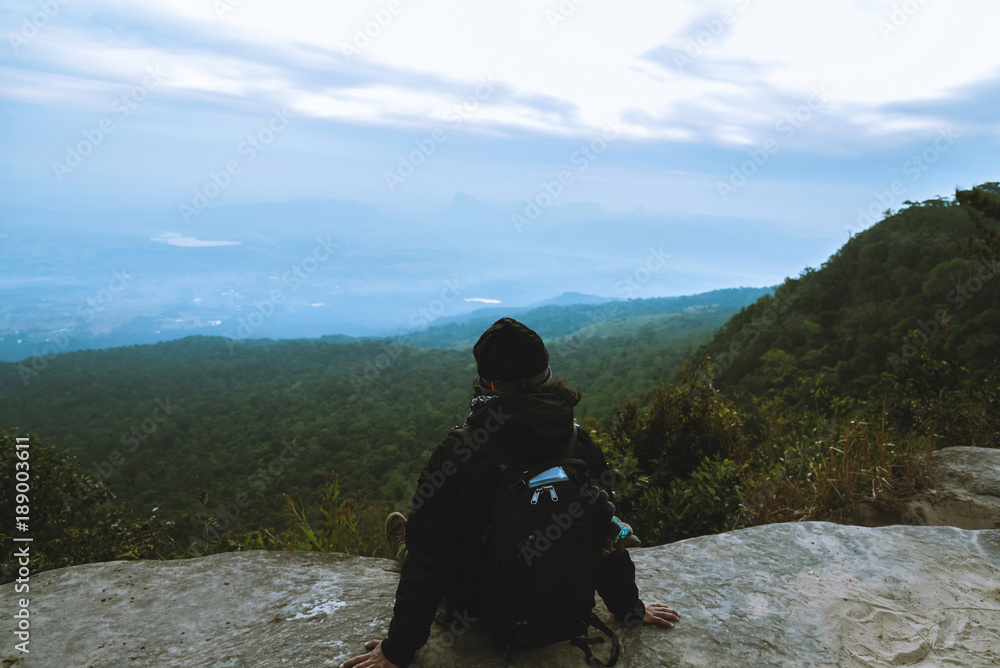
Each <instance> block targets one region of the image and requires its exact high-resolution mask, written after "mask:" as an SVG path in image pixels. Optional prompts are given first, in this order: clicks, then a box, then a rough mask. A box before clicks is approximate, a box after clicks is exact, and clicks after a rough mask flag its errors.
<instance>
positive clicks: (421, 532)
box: [381, 437, 462, 666]
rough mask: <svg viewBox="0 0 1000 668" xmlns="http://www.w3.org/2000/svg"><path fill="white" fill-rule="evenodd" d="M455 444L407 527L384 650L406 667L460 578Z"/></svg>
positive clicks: (425, 481)
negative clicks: (450, 585)
mask: <svg viewBox="0 0 1000 668" xmlns="http://www.w3.org/2000/svg"><path fill="white" fill-rule="evenodd" d="M453 443H454V441H453V438H452V437H449V438H448V439H446V440H445V442H444V443H442V445H441V446H440V447H439V448H438V449H437V450H435V452H434V455H432V456H431V459H430V461H429V462H428V464H427V468H425V469H424V470H423V472H422V473H421V474H420V479H419V480H418V483H417V485H418V487H417V490H418V491H417V493H416V494H415V495H414V497H413V507H412V510H411V512H410V516H409V518H407V522H406V547H407V556H406V561H405V562H404V563H403V569H402V574H401V575H400V579H399V586H398V587H397V588H396V603H395V606H394V607H393V615H392V622H391V623H390V624H389V637H388V638H387V639H386V640H384V641H383V642H382V644H381V651H382V653H383V654H384V655H385V657H386V659H388V660H389V661H390V662H392V663H394V664H396V665H397V666H408V665H409V664H410V662H411V661H412V660H413V655H414V654H415V653H416V651H417V650H418V649H420V648H421V647H423V645H424V643H426V642H427V638H428V636H429V635H430V627H431V623H432V622H433V621H434V614H435V612H437V608H438V605H440V603H441V598H442V596H443V595H444V590H445V585H446V583H447V582H448V581H449V579H450V578H453V577H454V576H455V574H456V573H458V572H459V568H460V562H461V547H460V545H461V541H460V539H459V536H458V531H460V527H461V508H462V504H461V503H460V500H459V498H458V485H457V484H455V482H456V481H455V472H456V470H457V469H456V467H455V466H456V465H455V461H454V458H453V457H452V454H453V453H452V449H451V446H452V445H453Z"/></svg>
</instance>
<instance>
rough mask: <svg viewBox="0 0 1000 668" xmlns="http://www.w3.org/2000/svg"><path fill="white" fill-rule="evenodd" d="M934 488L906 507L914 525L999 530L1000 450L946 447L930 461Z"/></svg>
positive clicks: (907, 515) (906, 517)
mask: <svg viewBox="0 0 1000 668" xmlns="http://www.w3.org/2000/svg"><path fill="white" fill-rule="evenodd" d="M930 474H931V480H932V483H931V489H930V490H928V491H926V492H924V493H922V494H920V495H919V496H917V497H916V498H915V499H913V500H912V501H910V502H908V503H907V504H906V511H905V517H904V519H906V520H909V522H910V523H912V524H921V525H928V526H954V527H959V528H961V529H995V528H1000V449H997V448H944V449H942V450H938V451H936V452H934V454H933V455H932V458H931V469H930Z"/></svg>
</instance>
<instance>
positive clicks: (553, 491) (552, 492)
mask: <svg viewBox="0 0 1000 668" xmlns="http://www.w3.org/2000/svg"><path fill="white" fill-rule="evenodd" d="M545 490H549V498H550V499H552V502H553V503H555V502H556V501H558V500H559V495H558V494H556V488H555V487H553V486H552V485H543V486H542V487H539V488H538V489H536V490H535V493H534V494H532V495H531V505H533V506H534V505H537V504H538V497H539V496H541V495H542V492H543V491H545Z"/></svg>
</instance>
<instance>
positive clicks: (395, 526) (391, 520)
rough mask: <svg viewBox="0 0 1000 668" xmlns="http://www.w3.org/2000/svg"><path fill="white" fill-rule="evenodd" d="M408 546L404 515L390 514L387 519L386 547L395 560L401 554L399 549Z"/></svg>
mask: <svg viewBox="0 0 1000 668" xmlns="http://www.w3.org/2000/svg"><path fill="white" fill-rule="evenodd" d="M405 544H406V518H405V517H403V514H402V513H389V516H388V517H386V518H385V545H386V548H387V549H388V550H389V554H391V555H392V556H393V558H395V557H397V556H398V554H399V549H400V548H401V547H403V546H404V545H405Z"/></svg>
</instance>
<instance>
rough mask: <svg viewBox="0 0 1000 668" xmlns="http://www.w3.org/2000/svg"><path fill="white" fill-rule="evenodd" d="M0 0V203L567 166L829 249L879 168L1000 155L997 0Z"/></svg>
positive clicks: (615, 205)
mask: <svg viewBox="0 0 1000 668" xmlns="http://www.w3.org/2000/svg"><path fill="white" fill-rule="evenodd" d="M348 5H349V6H348ZM0 8H2V9H0V28H2V30H3V35H4V44H3V45H2V48H0V53H2V54H3V55H2V56H0V71H2V77H0V104H2V123H0V127H2V128H3V130H2V132H3V144H4V150H3V152H2V154H0V177H2V179H0V180H2V183H3V186H2V191H0V204H2V205H3V206H5V207H32V208H34V207H40V208H50V209H63V210H71V209H88V210H101V209H107V208H132V209H142V208H146V207H150V208H165V207H166V208H173V209H177V210H178V211H179V212H180V213H179V216H181V215H182V212H183V205H188V206H194V205H195V203H196V199H197V197H198V193H202V196H204V194H205V193H206V188H207V189H208V193H209V194H212V195H214V196H212V197H210V198H207V199H208V200H210V201H209V203H208V205H209V206H210V207H218V206H225V205H230V204H239V203H248V202H262V201H269V202H272V201H284V200H289V199H293V198H296V197H301V196H309V197H324V198H333V199H338V200H352V201H357V202H361V203H364V204H369V205H371V206H374V207H375V208H376V209H378V210H380V211H383V212H385V213H387V214H390V215H393V216H397V217H403V218H405V217H407V216H411V215H416V214H418V213H419V215H421V216H427V215H429V214H431V213H432V212H434V211H437V210H441V209H443V208H444V207H446V206H447V204H448V202H449V201H450V200H451V199H452V197H453V196H454V195H455V194H456V193H459V192H462V193H466V194H468V195H471V196H473V197H476V198H479V199H483V200H487V201H490V202H494V203H503V204H505V205H509V203H511V202H514V203H521V204H517V205H516V206H515V207H514V210H515V211H516V210H518V207H522V208H523V207H527V206H529V205H530V204H529V202H530V201H535V202H540V203H541V204H545V203H546V202H547V201H549V200H547V199H546V194H545V193H548V195H549V197H552V196H553V195H552V194H553V193H554V192H556V191H558V192H557V194H556V195H555V196H554V199H553V200H552V201H553V203H554V204H558V205H565V204H570V203H575V202H593V203H596V204H599V205H601V206H603V207H604V208H606V209H607V210H609V211H612V212H623V211H631V210H632V209H634V208H635V207H644V208H645V209H647V210H650V211H670V210H678V209H683V210H686V211H688V212H690V213H693V214H704V215H711V216H722V217H729V218H733V219H754V220H758V221H765V222H767V223H768V224H773V225H774V226H775V228H776V229H788V230H790V231H791V232H792V233H793V234H794V235H796V236H801V237H811V238H818V239H825V240H829V244H828V245H829V250H830V251H831V252H832V251H833V250H835V248H836V247H837V246H838V245H839V244H840V243H842V242H843V241H844V240H845V239H846V237H847V233H848V231H849V230H850V229H857V228H858V227H860V226H863V225H864V223H863V222H862V223H859V222H858V219H859V214H858V209H859V208H873V210H874V209H878V210H882V209H885V208H888V207H886V206H881V205H882V204H884V203H886V202H887V201H888V200H886V199H885V194H886V193H891V187H892V184H893V182H894V181H899V182H900V184H901V185H902V186H903V189H902V191H901V192H900V193H898V194H895V195H892V201H890V202H889V205H890V206H893V208H897V207H898V205H899V203H900V202H901V201H902V200H903V199H912V200H922V199H926V198H930V197H934V196H938V195H944V196H948V195H950V194H952V193H953V192H954V189H955V188H956V187H969V186H971V185H974V184H977V183H981V182H984V181H992V180H997V179H1000V169H998V166H1000V161H998V160H997V156H998V155H1000V150H998V149H1000V92H998V91H1000V86H998V83H1000V49H996V48H993V46H992V45H995V30H996V26H997V25H1000V4H998V3H996V2H995V0H989V1H974V0H952V1H950V2H948V3H944V2H941V1H931V0H923V1H921V0H908V1H907V2H894V1H890V2H883V1H877V0H864V1H860V0H859V1H853V2H846V1H845V2H836V3H818V2H803V1H802V0H797V1H795V0H726V1H723V2H701V1H699V2H694V1H675V2H662V1H661V2H647V1H633V2H628V3H611V2H602V1H600V0H563V2H561V3H560V2H555V1H552V2H527V1H521V0H511V1H509V2H504V3H488V4H486V3H470V2H459V1H457V0H443V1H439V2H433V3H432V2H428V1H426V0H424V1H422V2H412V1H407V0H392V1H389V0H375V1H366V2H354V3H326V2H319V1H305V0H299V1H294V2H282V3H278V2H265V0H173V1H171V2H163V1H151V2H144V3H136V2H134V1H133V2H125V1H118V0H107V1H84V0H66V1H65V2H62V1H60V0H45V1H41V0H32V1H7V2H3V3H0ZM609 124H610V125H609ZM609 127H614V128H616V129H615V131H614V133H611V136H610V137H609V136H608V135H609V132H608V128H609ZM602 133H603V134H604V137H602ZM255 140H256V141H255ZM588 147H590V152H589V153H588V152H587V151H586V149H587V148H588ZM83 152H86V153H87V155H80V154H81V153H83ZM74 154H75V156H74ZM920 156H923V158H921V157H920ZM915 159H916V160H917V162H914V160H915ZM74 165H75V166H74ZM230 167H232V169H229V168H230ZM915 167H916V168H915ZM410 168H412V173H411V169H410ZM566 170H569V172H570V176H569V178H568V179H567V180H566V183H565V185H564V186H563V187H561V188H559V187H557V186H556V185H553V184H554V183H556V182H557V181H558V180H559V179H558V177H559V174H560V172H563V171H566ZM227 171H228V172H229V173H225V172H227ZM393 174H394V175H395V177H398V178H394V177H393V176H392V175H393ZM213 181H214V185H213ZM547 184H548V187H546V186H547ZM220 185H221V186H222V187H219V186H220ZM897 190H899V189H898V188H897ZM877 193H880V194H881V196H880V195H879V194H877ZM539 198H540V200H539ZM200 218H201V217H200V216H198V215H195V216H187V217H185V219H184V220H183V221H181V220H180V219H179V220H178V226H177V228H176V229H175V230H173V233H176V234H185V235H188V234H191V233H192V232H197V225H198V223H199V219H200Z"/></svg>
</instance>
